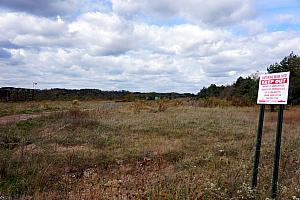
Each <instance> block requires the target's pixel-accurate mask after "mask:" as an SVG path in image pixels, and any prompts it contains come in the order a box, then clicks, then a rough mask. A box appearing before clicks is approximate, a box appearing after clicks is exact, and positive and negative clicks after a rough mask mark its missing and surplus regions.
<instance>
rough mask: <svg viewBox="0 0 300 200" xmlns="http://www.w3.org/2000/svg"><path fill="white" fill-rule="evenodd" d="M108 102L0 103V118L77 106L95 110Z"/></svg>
mask: <svg viewBox="0 0 300 200" xmlns="http://www.w3.org/2000/svg"><path fill="white" fill-rule="evenodd" d="M104 104H105V105H109V104H111V102H108V101H77V100H74V101H31V102H10V103H4V102H0V117H1V116H7V115H15V114H33V113H41V112H53V111H63V110H68V109H70V108H72V106H74V105H76V106H79V107H80V108H81V109H97V108H102V106H103V105H104Z"/></svg>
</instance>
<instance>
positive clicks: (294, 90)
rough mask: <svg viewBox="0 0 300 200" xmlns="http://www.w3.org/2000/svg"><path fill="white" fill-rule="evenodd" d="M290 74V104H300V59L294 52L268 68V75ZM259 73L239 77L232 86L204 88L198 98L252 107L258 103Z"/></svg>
mask: <svg viewBox="0 0 300 200" xmlns="http://www.w3.org/2000/svg"><path fill="white" fill-rule="evenodd" d="M287 71H289V72H290V86H289V99H288V101H289V104H292V105H298V104H300V57H299V56H298V55H295V54H294V53H293V52H292V53H290V54H289V55H288V56H286V57H284V58H283V59H282V61H280V62H279V63H277V62H276V63H274V64H271V65H270V66H269V67H267V72H268V73H277V72H287ZM258 84H259V76H258V73H256V74H253V75H251V76H248V77H246V78H243V77H239V78H238V79H237V80H236V81H235V82H234V83H233V84H232V85H227V86H224V85H221V86H217V85H215V84H211V85H210V86H209V87H203V88H202V89H201V90H200V92H199V93H198V98H202V99H207V98H219V99H225V100H228V101H231V102H233V104H234V105H251V104H255V103H256V99H257V93H258Z"/></svg>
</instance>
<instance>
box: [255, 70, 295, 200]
mask: <svg viewBox="0 0 300 200" xmlns="http://www.w3.org/2000/svg"><path fill="white" fill-rule="evenodd" d="M289 77H290V72H282V73H274V74H265V75H261V76H260V80H259V89H258V97H257V104H261V105H260V112H259V120H258V130H257V138H256V149H255V155H254V165H253V174H252V184H251V186H252V189H255V187H256V186H257V175H258V166H259V157H260V146H261V141H262V130H263V122H264V111H265V104H267V105H279V109H278V119H277V129H276V142H275V154H274V168H273V178H272V194H271V197H272V198H276V196H277V186H278V171H279V161H280V146H281V132H282V122H283V110H284V104H287V101H288V89H289Z"/></svg>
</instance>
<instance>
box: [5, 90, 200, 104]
mask: <svg viewBox="0 0 300 200" xmlns="http://www.w3.org/2000/svg"><path fill="white" fill-rule="evenodd" d="M187 97H195V95H194V94H191V93H183V94H179V93H175V92H171V93H158V92H148V93H142V92H129V91H125V90H121V91H103V90H99V89H61V88H53V89H49V90H48V89H47V90H46V89H44V90H39V89H34V90H33V89H26V88H14V87H2V88H0V101H11V102H14V101H32V100H35V101H41V100H75V99H77V100H116V101H134V100H137V99H140V100H155V99H161V98H164V99H176V98H187Z"/></svg>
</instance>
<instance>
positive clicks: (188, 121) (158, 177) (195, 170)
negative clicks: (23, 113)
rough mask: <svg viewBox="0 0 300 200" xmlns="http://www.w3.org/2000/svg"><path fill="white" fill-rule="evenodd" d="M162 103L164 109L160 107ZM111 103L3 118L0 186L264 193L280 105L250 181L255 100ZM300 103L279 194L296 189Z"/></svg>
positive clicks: (105, 193) (38, 195)
mask: <svg viewBox="0 0 300 200" xmlns="http://www.w3.org/2000/svg"><path fill="white" fill-rule="evenodd" d="M159 103H161V104H163V106H164V107H166V109H165V110H164V111H162V112H158V111H159ZM159 103H157V102H155V101H151V102H138V101H136V102H132V103H112V102H110V103H108V104H106V103H105V104H101V105H98V106H95V107H94V109H93V110H85V109H86V107H85V106H84V105H86V104H87V102H84V103H82V102H80V103H79V104H77V105H73V108H72V106H70V108H71V109H69V110H68V111H66V112H57V113H54V114H52V115H50V116H44V117H42V118H39V119H33V120H30V121H26V122H20V123H17V124H15V125H14V124H11V125H6V126H0V196H3V197H8V198H14V199H18V198H19V199H266V198H267V197H269V196H270V182H271V177H272V166H273V149H274V135H275V129H276V113H270V112H266V118H265V119H266V120H265V126H264V133H263V143H262V149H261V163H260V171H259V181H258V187H257V190H256V191H252V190H251V189H250V188H249V183H250V180H251V173H252V157H253V154H254V146H255V137H256V128H257V117H258V107H243V108H240V107H230V106H226V107H225V106H224V107H212V108H209V107H199V105H198V104H195V102H193V101H184V100H180V101H177V102H175V101H165V102H159ZM299 117H300V109H299V108H295V107H291V108H289V109H288V110H286V111H285V113H284V125H283V138H282V157H281V158H282V159H281V162H280V178H279V199H292V198H293V196H296V197H299V196H300V188H299V185H300V179H299V175H300V168H299V166H300V157H299V155H300V139H299V134H300V125H299V124H298V123H297V122H298V121H299Z"/></svg>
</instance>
